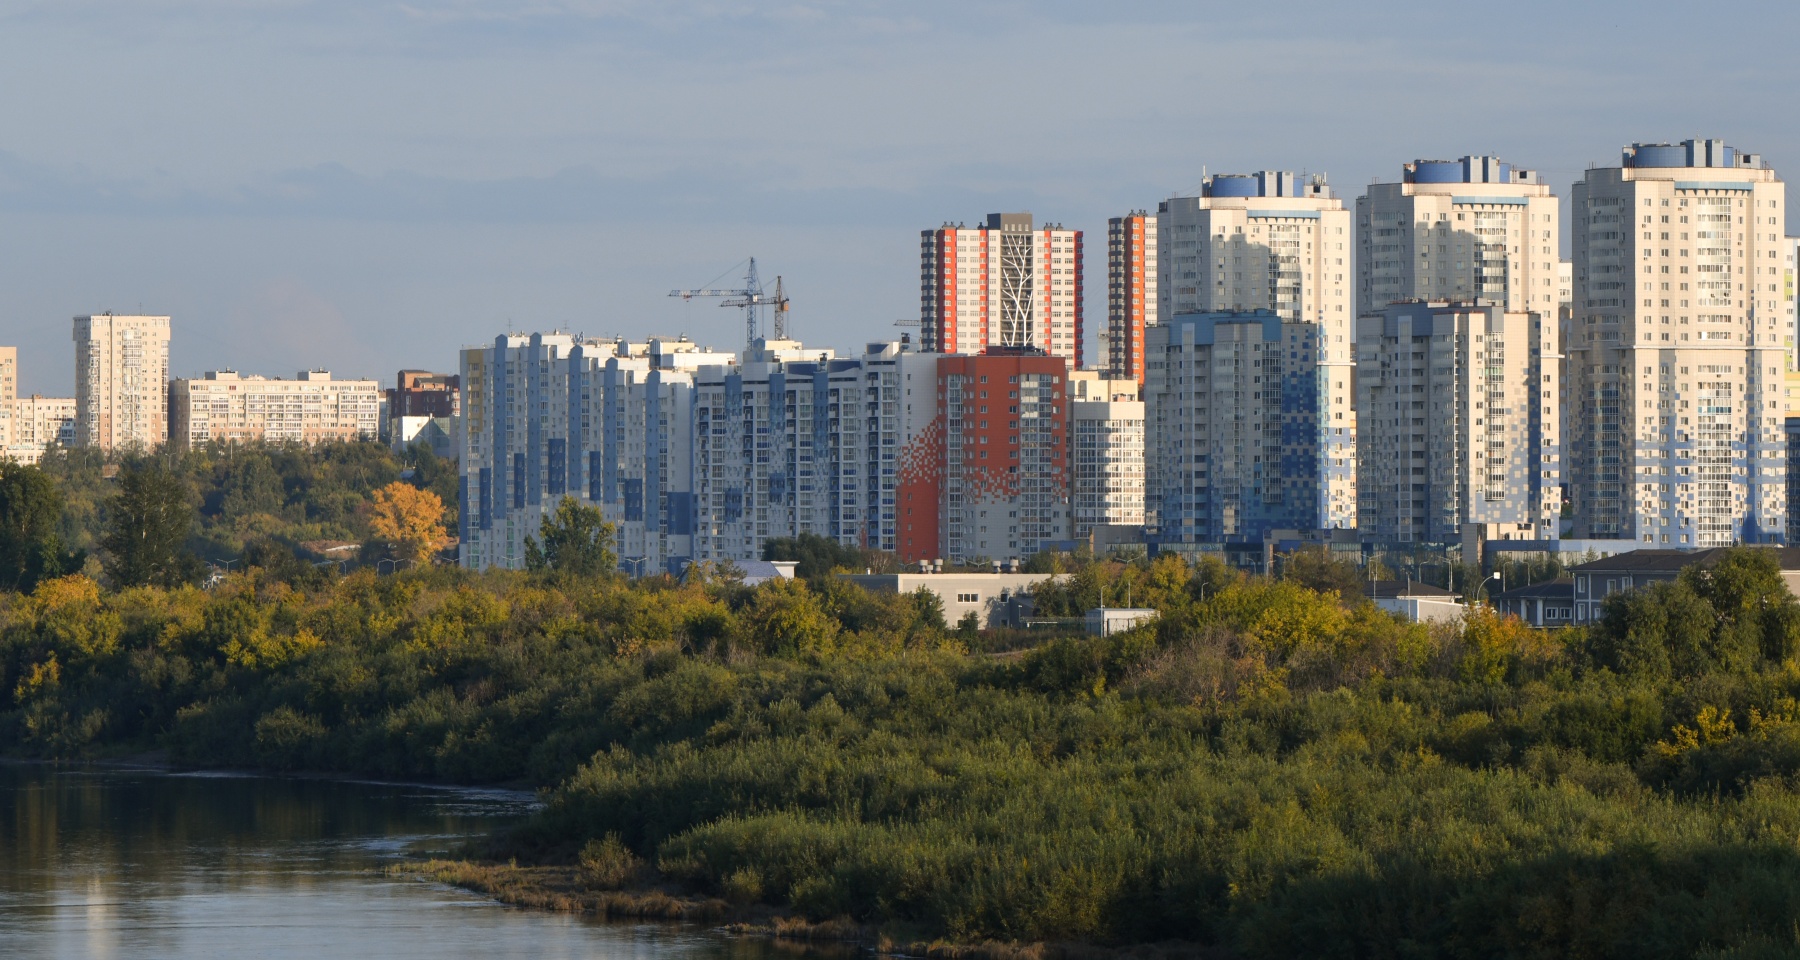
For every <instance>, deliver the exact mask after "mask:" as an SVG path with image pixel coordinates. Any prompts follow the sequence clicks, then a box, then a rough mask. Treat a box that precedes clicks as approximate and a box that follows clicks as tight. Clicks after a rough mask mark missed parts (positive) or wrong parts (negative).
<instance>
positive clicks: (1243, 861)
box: [0, 475, 1800, 957]
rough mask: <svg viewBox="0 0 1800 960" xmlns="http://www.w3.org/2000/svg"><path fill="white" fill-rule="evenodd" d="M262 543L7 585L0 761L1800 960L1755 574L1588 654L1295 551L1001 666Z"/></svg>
mask: <svg viewBox="0 0 1800 960" xmlns="http://www.w3.org/2000/svg"><path fill="white" fill-rule="evenodd" d="M379 479H382V478H381V477H379V476H371V477H370V478H369V482H370V483H374V482H375V481H376V480H379ZM384 482H385V481H384ZM233 483H235V484H236V485H235V486H231V485H227V489H226V490H225V493H224V494H223V495H222V497H224V498H236V499H232V500H231V503H232V504H233V506H231V507H230V508H229V509H228V510H227V508H225V507H223V506H221V507H220V509H221V510H225V511H226V512H231V511H239V510H253V511H256V510H262V509H263V508H266V507H271V506H272V505H274V504H275V501H276V493H275V491H274V488H273V486H271V485H269V484H268V483H267V482H266V478H265V479H264V480H258V479H257V477H256V476H254V475H250V476H248V477H247V478H245V479H242V480H241V481H233ZM284 489H285V487H284ZM284 496H286V495H285V494H284ZM223 502H224V501H223V499H222V500H221V503H223ZM282 503H283V506H281V507H280V508H279V509H281V510H288V509H290V508H291V507H292V504H293V501H292V499H291V498H289V499H284V500H282ZM308 509H311V508H310V507H309V508H308ZM39 526H42V525H41V524H39ZM545 542H546V543H549V542H550V541H549V540H548V539H546V541H545ZM572 542H574V543H575V544H576V546H578V547H580V548H581V549H580V550H579V551H576V552H577V553H581V554H582V555H584V556H585V555H586V553H587V552H589V551H590V548H591V552H594V553H598V552H600V551H601V550H602V548H603V545H604V537H603V536H602V535H601V534H600V532H598V531H590V532H589V535H587V536H586V537H585V538H583V539H578V540H577V541H572ZM566 546H567V545H566V544H563V543H561V542H558V543H557V544H556V546H555V550H554V551H552V552H554V553H555V555H556V556H558V557H561V556H562V555H563V554H564V551H565V548H566ZM802 546H805V548H806V549H805V550H804V551H803V552H804V553H805V555H806V556H808V557H810V558H812V559H813V560H814V561H815V562H816V563H823V562H825V560H822V559H821V558H824V557H825V556H826V553H827V552H826V551H823V550H819V549H815V548H816V547H817V545H816V544H809V545H802ZM570 555H571V556H573V555H575V554H573V553H572V554H570ZM269 556H270V559H269V562H267V563H266V564H263V563H259V564H254V565H252V567H251V569H249V570H248V571H247V572H243V573H235V574H233V575H232V576H230V577H229V578H227V579H226V580H225V581H224V582H223V583H221V584H219V585H217V586H216V587H215V588H214V589H211V590H201V589H198V588H195V587H191V586H176V587H168V588H163V587H138V588H132V589H127V590H108V589H103V588H102V587H101V586H100V585H98V584H97V583H95V582H94V581H92V580H89V579H86V578H84V577H80V576H70V577H61V578H50V579H45V580H43V582H41V583H39V584H38V585H37V586H36V588H35V589H34V590H33V591H32V592H30V593H28V594H0V747H4V749H5V750H6V751H7V752H9V753H12V754H21V755H33V756H54V757H80V756H89V755H94V754H97V753H103V752H108V751H113V752H119V751H131V750H146V749H163V750H166V751H167V753H168V754H169V756H171V757H172V758H174V759H176V760H178V761H180V762H186V763H193V764H206V765H227V764H229V765H245V766H256V767H262V768H266V769H277V770H338V771H355V772H361V773H369V774H378V775H382V776H392V777H412V778H433V779H441V780H452V781H461V782H482V781H529V782H532V783H535V784H539V785H542V786H545V787H547V788H549V789H548V791H547V793H546V796H545V799H546V803H545V807H544V809H543V810H542V812H541V813H540V814H539V815H538V816H537V817H535V818H534V819H533V820H531V821H529V822H528V823H527V824H526V825H525V826H524V827H523V828H521V829H520V830H519V831H518V832H517V833H516V834H514V835H512V836H510V837H509V838H508V839H507V843H509V844H510V845H511V846H512V847H513V850H514V852H515V853H517V854H518V855H520V856H522V857H534V856H535V857H544V858H555V859H561V860H563V861H564V862H568V863H577V864H580V865H581V867H582V869H583V870H584V871H585V874H586V875H587V876H588V877H589V879H590V880H591V882H593V883H594V884H596V885H598V886H603V887H611V886H617V885H620V884H628V883H633V882H638V881H641V880H645V879H656V878H661V879H662V880H665V881H668V882H674V883H680V884H685V885H689V886H691V887H694V888H697V889H699V890H701V891H704V892H707V893H716V894H719V895H722V896H723V897H725V898H727V899H729V900H732V901H734V902H739V903H742V902H747V901H750V900H767V901H772V902H775V903H778V904H782V905H785V906H787V907H789V908H791V909H792V910H794V911H796V912H799V913H802V914H805V915H807V916H810V917H813V918H816V919H824V918H829V917H836V916H850V917H853V918H856V919H858V920H862V921H866V922H871V923H879V924H885V925H888V926H889V927H890V928H892V930H893V931H894V932H895V933H897V934H902V935H906V936H920V937H929V936H946V937H952V938H959V939H967V940H976V939H985V938H1002V939H1044V938H1051V939H1071V940H1089V941H1104V942H1137V941H1155V940H1165V939H1171V940H1184V941H1193V942H1201V943H1207V944H1213V945H1216V946H1218V947H1219V948H1220V950H1221V951H1223V952H1225V953H1229V954H1237V955H1244V956H1258V957H1278V956H1295V955H1299V956H1393V955H1412V954H1416V955H1439V956H1469V957H1475V956H1482V957H1486V956H1494V955H1506V956H1537V955H1543V956H1594V957H1603V956H1648V957H1690V956H1739V957H1750V956H1777V955H1784V952H1792V951H1794V950H1795V948H1796V946H1797V942H1796V936H1795V933H1794V928H1793V918H1794V917H1795V916H1800V860H1797V857H1800V854H1797V852H1796V851H1800V800H1797V795H1796V793H1795V790H1794V788H1795V785H1796V783H1797V779H1796V778H1800V664H1796V662H1795V659H1794V658H1795V653H1796V649H1797V644H1796V637H1797V635H1800V634H1797V627H1796V625H1797V624H1800V607H1797V605H1796V603H1795V601H1794V600H1793V598H1792V597H1790V596H1788V594H1787V593H1786V590H1785V587H1783V586H1782V585H1781V583H1780V579H1779V572H1778V571H1776V570H1774V569H1773V566H1772V565H1771V564H1770V563H1769V562H1768V557H1767V555H1765V554H1758V553H1756V552H1754V551H1743V552H1739V553H1735V554H1733V555H1731V556H1729V557H1728V558H1727V559H1726V560H1725V561H1723V562H1721V563H1719V564H1717V565H1716V566H1714V567H1713V568H1711V569H1710V570H1704V571H1700V570H1696V571H1693V572H1690V573H1688V574H1686V575H1684V576H1683V578H1682V579H1681V581H1680V582H1678V583H1676V584H1672V585H1668V586H1664V587H1658V588H1652V589H1648V590H1643V591H1639V592H1637V593H1634V594H1628V595H1626V596H1624V597H1621V598H1616V599H1614V600H1613V601H1611V602H1610V603H1609V605H1608V607H1607V612H1606V618H1605V620H1604V622H1603V623H1602V624H1600V625H1598V626H1597V627H1595V628H1594V629H1593V630H1591V631H1589V632H1587V633H1581V632H1576V631H1563V632H1556V633H1544V632H1537V631H1532V630H1528V629H1526V628H1524V627H1523V626H1522V625H1520V624H1519V623H1517V622H1516V621H1511V620H1503V619H1498V618H1495V617H1492V616H1490V615H1487V614H1485V613H1472V614H1471V615H1470V616H1469V617H1468V619H1467V621H1466V622H1465V623H1462V624H1459V625H1455V626H1430V627H1428V626H1421V625H1414V624H1405V623H1400V622H1397V621H1395V620H1394V619H1392V618H1391V617H1388V616H1386V615H1385V614H1382V613H1380V612H1379V611H1377V610H1375V609H1374V608H1372V607H1370V606H1367V605H1362V604H1355V603H1352V602H1351V601H1348V600H1346V599H1344V593H1345V591H1344V590H1343V589H1342V588H1341V586H1339V585H1336V581H1335V579H1334V578H1336V576H1337V572H1336V571H1335V568H1331V567H1330V566H1329V565H1328V564H1318V565H1314V567H1316V569H1315V568H1314V567H1306V566H1305V565H1298V569H1299V570H1300V572H1301V573H1304V574H1306V575H1307V576H1308V577H1309V578H1311V581H1309V582H1315V586H1317V587H1318V588H1319V589H1313V588H1311V587H1308V586H1306V585H1305V584H1303V583H1301V582H1298V581H1295V580H1283V581H1274V582H1270V581H1265V580H1260V579H1249V578H1244V577H1241V576H1239V575H1237V574H1234V573H1232V572H1231V571H1229V570H1226V569H1225V568H1223V567H1222V566H1220V565H1217V564H1212V563H1207V564H1203V565H1202V566H1200V567H1199V568H1197V569H1190V568H1189V567H1188V566H1187V565H1186V564H1184V563H1183V562H1182V561H1180V560H1178V559H1174V558H1168V557H1164V558H1159V559H1157V560H1155V561H1154V562H1150V563H1144V562H1138V563H1134V564H1120V563H1091V562H1085V563H1083V562H1076V563H1074V564H1073V567H1072V569H1071V570H1070V576H1069V577H1068V579H1067V580H1065V581H1062V582H1060V583H1057V584H1055V585H1053V586H1049V587H1046V588H1044V589H1043V591H1042V592H1041V594H1040V596H1039V604H1040V610H1044V611H1047V613H1048V615H1052V616H1054V615H1063V614H1067V613H1069V612H1070V611H1080V610H1082V609H1085V608H1086V607H1087V606H1090V605H1093V604H1095V603H1098V602H1101V600H1102V598H1106V599H1108V600H1113V599H1114V598H1119V597H1121V596H1124V595H1129V596H1130V597H1131V599H1132V602H1133V603H1136V604H1139V605H1148V606H1153V607H1155V608H1156V609H1157V610H1158V611H1159V612H1160V614H1161V615H1160V617H1159V618H1158V619H1157V620H1156V621H1155V623H1154V624H1152V625H1148V626H1145V627H1141V628H1139V629H1137V630H1133V631H1128V632H1125V633H1121V634H1117V635H1114V636H1111V637H1107V638H1087V637H1073V636H1062V637H1052V638H1049V639H1048V640H1040V641H1038V642H1036V643H1035V644H1032V645H1030V646H1028V647H1025V648H1023V649H1017V650H1011V651H1010V652H1007V653H1002V654H994V655H987V654H980V653H970V652H968V644H969V643H970V641H976V642H979V638H976V637H975V636H974V635H973V633H972V632H970V631H967V630H957V629H955V628H953V627H951V626H950V625H947V624H945V623H944V620H943V613H942V607H941V605H938V604H935V603H933V602H930V600H929V599H928V598H926V597H922V596H917V595H906V596H892V595H879V594H871V593H868V592H865V591H863V590H861V589H859V588H857V587H855V586H853V585H851V584H849V583H848V582H846V581H844V580H842V579H840V578H836V577H832V576H830V575H828V573H826V572H824V571H822V570H820V569H811V570H809V571H808V573H810V574H811V576H810V578H807V579H802V580H798V581H790V582H773V583H768V584H764V585H762V586H760V587H757V588H755V589H747V588H745V587H743V586H742V585H741V584H740V583H739V582H738V581H737V580H736V579H734V578H733V577H732V576H731V575H730V571H729V570H725V571H706V570H698V571H695V572H694V575H693V576H691V577H690V578H689V582H688V583H685V584H677V583H675V582H673V581H671V580H668V579H666V578H656V579H650V580H645V581H640V582H637V583H635V584H626V583H624V582H622V581H619V580H617V579H613V578H608V577H597V576H592V575H585V576H584V575H579V574H577V573H574V572H572V571H571V570H569V569H559V566H565V567H566V566H567V565H566V564H559V563H556V562H552V561H551V559H550V553H546V559H545V563H544V565H543V569H541V570H539V571H536V572H532V573H490V574H481V575H477V574H471V573H468V572H465V571H460V570H455V569H447V568H434V569H420V570H414V571H410V572H404V573H399V574H394V575H389V576H376V575H375V573H374V572H373V571H369V570H363V571H360V572H355V573H352V574H350V575H348V576H341V577H340V576H338V575H337V574H336V573H335V571H325V572H320V571H318V570H315V569H314V568H312V567H310V566H306V565H301V564H296V563H294V562H293V560H292V557H291V555H289V556H285V557H284V556H283V555H281V554H280V553H279V552H276V553H272V554H270V555H269Z"/></svg>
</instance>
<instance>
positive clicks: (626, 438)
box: [581, 337, 735, 574]
mask: <svg viewBox="0 0 1800 960" xmlns="http://www.w3.org/2000/svg"><path fill="white" fill-rule="evenodd" d="M605 347H606V345H605V344H601V345H600V346H599V348H598V349H597V350H595V349H593V348H586V349H584V351H583V352H584V354H585V353H589V352H592V353H594V354H595V355H594V356H593V357H592V358H591V364H592V366H591V368H589V369H588V370H587V372H586V374H585V376H584V378H583V380H582V386H581V393H582V396H583V397H584V398H585V400H584V401H581V402H582V403H583V406H584V412H583V414H582V417H581V422H582V424H583V427H584V436H585V440H584V443H585V446H583V447H582V448H581V449H582V450H583V451H584V452H585V455H586V457H587V460H588V465H587V473H586V477H587V491H586V493H587V499H588V500H589V501H591V502H593V503H594V504H596V505H598V506H599V507H600V508H601V512H602V513H604V514H605V515H606V517H607V519H608V520H609V521H611V522H612V523H613V524H614V525H615V528H616V531H617V537H618V552H619V557H620V559H621V560H622V561H623V562H624V563H625V565H626V566H627V568H628V569H631V570H632V571H633V572H635V573H640V574H641V573H656V572H662V571H669V572H676V573H678V572H680V571H679V569H678V567H679V564H680V562H681V560H683V559H685V558H691V557H695V556H697V555H698V554H697V549H696V535H697V534H698V532H699V530H698V526H699V517H698V514H697V505H696V497H697V494H696V490H697V486H696V484H697V482H698V480H697V477H696V467H695V463H696V459H697V456H698V455H697V443H696V441H697V439H698V438H697V436H696V435H695V432H694V429H693V416H694V411H693V407H694V401H695V398H696V396H697V391H696V388H695V379H696V375H697V374H698V373H699V371H700V370H702V369H703V368H707V369H710V368H716V367H719V366H722V365H726V364H730V363H732V362H733V360H734V359H735V358H734V357H733V356H732V355H731V354H729V353H717V352H714V351H711V350H707V349H704V348H702V347H700V346H699V345H697V344H695V343H693V342H691V341H689V340H688V339H687V338H686V337H682V338H679V339H669V338H653V339H651V340H649V341H648V342H645V343H627V342H625V341H623V340H617V341H615V342H614V343H613V344H612V352H611V355H610V356H608V355H607V354H606V350H605ZM596 426H597V427H598V429H597V430H596V429H595V427H596Z"/></svg>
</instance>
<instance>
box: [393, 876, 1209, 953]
mask: <svg viewBox="0 0 1800 960" xmlns="http://www.w3.org/2000/svg"><path fill="white" fill-rule="evenodd" d="M386 873H387V875H388V876H390V877H393V878H396V879H415V880H425V881H431V882H435V883H443V884H448V885H450V886H454V887H459V888H461V889H464V890H469V891H472V892H475V893H479V894H482V895H484V896H488V897H492V898H493V899H495V900H498V901H499V902H501V903H505V904H508V905H510V906H516V907H522V908H526V909H532V910H547V911H554V912H558V913H572V914H576V915H579V916H590V917H596V918H599V919H608V920H625V919H637V920H669V921H684V922H705V923H711V924H713V925H715V926H716V927H717V928H718V929H719V930H720V931H721V932H723V933H725V934H727V935H730V936H734V937H747V938H755V939H764V940H771V941H777V942H787V943H793V944H805V945H806V946H808V947H810V948H813V949H815V950H818V949H821V948H823V949H826V950H827V951H828V952H829V948H831V947H833V946H837V947H842V948H844V950H845V953H846V956H848V955H850V954H851V953H860V952H862V951H872V952H874V953H877V954H880V955H882V956H893V957H916V958H926V960H1174V958H1176V957H1183V958H1199V960H1228V958H1230V957H1231V956H1232V954H1230V953H1227V952H1222V951H1217V950H1211V949H1208V948H1205V947H1202V946H1199V945H1198V944H1191V943H1164V944H1139V945H1134V946H1131V947H1121V948H1114V947H1102V946H1095V945H1092V944H1071V943H1044V942H1034V943H1005V942H998V941H988V942H983V943H954V942H950V941H944V940H920V939H915V938H912V937H909V936H907V935H906V933H905V931H904V930H902V929H899V928H898V927H895V926H888V927H876V926H871V925H868V924H860V923H857V922H855V921H854V920H851V919H849V918H837V919H833V920H826V921H822V922H815V921H811V920H806V919H803V918H800V917H793V916H787V915H785V914H783V913H782V912H780V911H779V910H777V909H776V908H774V907H772V906H770V905H768V904H761V903H755V904H737V903H732V902H730V901H728V900H724V899H721V898H718V897H699V896H691V895H683V894H680V893H677V892H673V891H670V890H666V889H656V888H645V889H637V890H599V889H594V888H593V887H591V886H589V885H588V884H587V883H586V882H585V881H584V880H583V877H582V871H581V870H580V869H579V868H577V867H572V866H543V865H525V866H521V865H519V864H517V863H510V862H509V863H504V864H502V863H483V862H477V861H470V860H426V861H416V862H409V863H400V864H395V865H393V866H391V867H389V868H388V869H387V871H386Z"/></svg>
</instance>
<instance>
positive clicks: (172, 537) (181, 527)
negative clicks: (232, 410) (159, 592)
mask: <svg viewBox="0 0 1800 960" xmlns="http://www.w3.org/2000/svg"><path fill="white" fill-rule="evenodd" d="M106 521H107V522H106V526H107V529H106V536H105V537H103V538H102V539H101V541H100V545H101V547H102V549H104V550H105V552H106V559H105V567H106V575H107V576H108V577H110V578H111V579H112V581H113V583H114V584H115V585H117V586H120V587H137V586H146V585H154V586H165V587H172V586H175V585H177V584H181V583H187V582H190V581H192V580H193V579H195V577H197V576H198V575H199V572H200V561H199V560H198V559H197V558H195V556H194V555H193V554H192V553H190V552H189V551H188V549H187V538H188V534H189V533H191V532H192V531H193V527H194V508H193V506H192V505H191V504H189V503H188V487H187V485H186V484H185V483H183V482H182V481H181V478H180V477H178V476H176V474H175V471H174V470H173V469H171V468H170V467H169V466H168V465H167V464H165V463H163V462H162V461H160V460H147V461H144V462H143V463H140V464H138V465H136V466H133V467H127V468H126V469H124V470H121V471H120V472H119V495H118V496H116V497H114V498H113V499H112V500H111V501H109V502H108V503H107V509H106Z"/></svg>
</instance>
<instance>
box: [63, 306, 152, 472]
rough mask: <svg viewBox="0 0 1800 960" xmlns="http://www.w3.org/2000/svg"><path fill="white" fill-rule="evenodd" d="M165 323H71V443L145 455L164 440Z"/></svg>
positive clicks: (103, 317)
mask: <svg viewBox="0 0 1800 960" xmlns="http://www.w3.org/2000/svg"><path fill="white" fill-rule="evenodd" d="M168 381H169V318H168V317H125V316H114V315H113V314H110V313H106V314H98V315H95V316H90V317H76V318H75V442H76V445H78V446H83V447H96V448H99V449H101V450H107V451H112V450H150V449H151V448H153V447H155V446H156V445H158V444H160V443H162V442H163V441H165V440H167V439H168V436H169V416H168V393H167V392H168Z"/></svg>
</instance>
